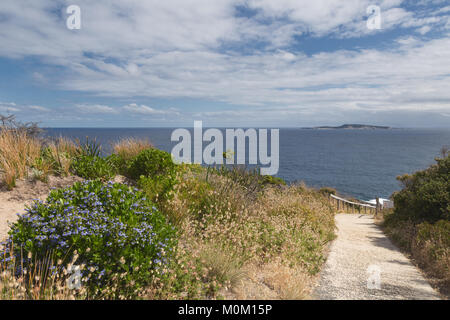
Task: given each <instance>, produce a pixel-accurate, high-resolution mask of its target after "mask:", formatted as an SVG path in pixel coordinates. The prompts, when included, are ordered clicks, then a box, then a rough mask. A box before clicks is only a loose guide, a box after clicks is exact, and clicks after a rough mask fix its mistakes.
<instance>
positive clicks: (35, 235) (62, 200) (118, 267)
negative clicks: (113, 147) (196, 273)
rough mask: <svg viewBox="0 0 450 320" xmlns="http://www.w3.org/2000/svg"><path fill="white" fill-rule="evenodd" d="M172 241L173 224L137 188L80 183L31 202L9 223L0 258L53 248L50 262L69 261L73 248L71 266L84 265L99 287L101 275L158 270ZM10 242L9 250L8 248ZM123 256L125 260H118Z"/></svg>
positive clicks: (98, 182)
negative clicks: (52, 256)
mask: <svg viewBox="0 0 450 320" xmlns="http://www.w3.org/2000/svg"><path fill="white" fill-rule="evenodd" d="M174 239H175V230H174V228H173V227H172V226H170V225H169V223H168V222H167V221H166V218H165V217H164V216H163V215H162V214H161V213H160V212H159V211H158V210H157V208H156V207H155V206H153V204H152V203H151V202H149V201H148V200H147V199H146V198H145V196H144V195H143V194H142V193H141V192H140V191H138V190H137V189H133V188H131V187H129V186H126V185H123V184H114V183H112V182H109V183H107V184H103V183H101V182H100V181H84V182H81V183H76V184H75V185H74V186H72V187H70V188H67V189H62V190H54V191H52V192H51V193H50V195H49V197H48V199H47V201H46V202H45V203H44V202H42V201H35V202H34V204H33V205H32V206H30V207H29V208H28V209H27V211H26V213H25V214H23V215H21V216H20V217H19V220H18V221H17V222H16V223H15V224H14V225H13V226H12V228H11V231H10V237H9V239H8V240H7V242H6V243H4V249H3V252H0V259H3V261H4V262H5V261H9V260H10V259H11V256H12V254H14V255H16V259H17V258H19V255H20V256H21V257H23V256H26V254H25V255H24V254H23V252H24V251H25V252H32V253H33V256H36V255H37V256H38V257H39V256H41V257H44V256H45V255H46V254H47V253H48V252H53V253H54V254H55V257H54V258H55V260H57V259H64V258H66V262H68V261H70V259H71V258H72V256H73V252H74V251H75V250H76V251H77V252H78V254H79V258H78V261H77V262H76V264H85V265H86V270H88V271H89V270H91V271H90V272H91V273H94V274H91V278H92V279H96V281H97V282H96V283H95V285H96V286H98V285H100V282H101V281H105V274H114V273H118V272H121V271H123V270H126V271H128V273H129V275H130V274H131V275H132V274H133V272H134V271H133V270H139V271H136V272H140V273H142V272H144V273H145V272H148V271H149V270H150V269H152V268H153V269H154V270H155V269H156V268H157V269H161V267H160V265H161V264H166V263H168V260H167V256H168V255H170V253H171V252H172V249H173V247H174V241H175V240H174ZM11 243H14V247H15V249H14V251H15V252H14V253H12V252H9V250H10V244H11ZM163 252H164V254H163ZM122 259H124V260H125V261H126V263H125V264H124V263H121V262H119V261H120V260H122ZM155 262H158V263H157V264H158V265H159V266H158V267H155V266H154V264H155ZM136 267H139V268H136ZM92 270H93V271H92ZM142 276H143V275H142V274H141V275H139V278H143V277H142ZM144 276H145V274H144ZM100 279H103V280H100ZM133 280H134V279H133Z"/></svg>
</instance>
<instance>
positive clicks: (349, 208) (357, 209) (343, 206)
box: [330, 194, 381, 215]
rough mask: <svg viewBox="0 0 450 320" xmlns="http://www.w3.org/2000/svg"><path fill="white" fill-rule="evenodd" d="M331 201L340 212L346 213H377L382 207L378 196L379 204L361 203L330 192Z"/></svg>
mask: <svg viewBox="0 0 450 320" xmlns="http://www.w3.org/2000/svg"><path fill="white" fill-rule="evenodd" d="M330 203H331V204H332V205H333V206H335V207H336V208H337V211H338V212H346V213H371V214H375V215H377V214H378V212H379V211H380V209H381V205H380V202H379V200H378V198H377V205H376V206H373V205H370V204H365V203H359V202H354V201H350V200H347V199H344V198H340V197H338V196H335V195H334V194H330Z"/></svg>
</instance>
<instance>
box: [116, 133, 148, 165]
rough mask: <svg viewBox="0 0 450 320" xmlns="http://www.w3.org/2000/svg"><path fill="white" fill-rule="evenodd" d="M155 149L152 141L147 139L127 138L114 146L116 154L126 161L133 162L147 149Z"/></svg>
mask: <svg viewBox="0 0 450 320" xmlns="http://www.w3.org/2000/svg"><path fill="white" fill-rule="evenodd" d="M150 148H153V145H152V144H151V143H150V141H148V140H146V139H136V138H127V139H122V140H120V141H118V142H116V143H115V144H114V145H113V150H114V153H115V154H117V155H119V156H120V157H121V158H122V159H124V160H125V161H128V160H131V159H132V158H134V157H135V156H137V155H138V154H139V153H140V152H141V151H143V150H145V149H150Z"/></svg>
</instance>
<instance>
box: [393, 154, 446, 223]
mask: <svg viewBox="0 0 450 320" xmlns="http://www.w3.org/2000/svg"><path fill="white" fill-rule="evenodd" d="M436 161H437V164H435V165H433V166H431V167H430V168H428V169H426V170H423V171H418V172H416V173H414V174H412V175H404V176H401V177H399V178H398V179H399V180H400V181H401V182H402V183H403V185H404V188H403V190H401V191H400V192H397V193H395V194H394V203H395V210H394V212H395V214H396V215H398V216H401V217H404V218H407V219H412V220H414V221H418V222H420V221H429V222H435V221H438V220H440V219H444V220H449V219H450V156H447V157H446V158H444V159H436Z"/></svg>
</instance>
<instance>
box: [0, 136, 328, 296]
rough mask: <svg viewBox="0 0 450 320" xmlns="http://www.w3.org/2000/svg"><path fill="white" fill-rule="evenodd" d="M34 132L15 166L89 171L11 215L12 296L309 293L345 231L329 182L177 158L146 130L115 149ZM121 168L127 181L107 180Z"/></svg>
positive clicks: (8, 279)
mask: <svg viewBox="0 0 450 320" xmlns="http://www.w3.org/2000/svg"><path fill="white" fill-rule="evenodd" d="M0 134H1V135H2V136H3V135H5V136H6V135H11V134H12V135H16V136H14V137H19V135H18V134H19V133H16V132H12V131H11V132H10V130H6V129H3V130H2V131H1V133H0ZM21 134H22V133H21ZM23 139H27V142H30V141H36V150H35V151H29V152H28V151H27V152H28V153H24V154H26V156H25V159H26V161H25V164H24V168H25V169H24V170H23V172H21V173H19V172H16V171H11V174H12V175H13V176H14V177H15V178H16V179H20V178H23V177H27V176H28V177H30V176H34V177H35V178H39V179H41V180H43V181H45V177H46V176H48V175H68V174H76V175H79V176H81V177H83V178H85V179H87V180H86V181H84V182H80V183H75V184H74V185H73V186H72V187H70V188H66V189H60V190H54V191H52V192H51V193H50V195H49V197H48V198H47V200H46V201H45V202H40V201H37V202H35V203H34V204H32V205H31V206H30V207H29V208H28V210H27V212H26V213H25V214H24V215H22V216H20V217H19V219H18V221H17V222H16V223H14V224H13V225H12V227H11V230H10V233H9V238H8V239H7V241H6V242H4V243H3V244H2V249H1V251H0V297H1V298H7V299H67V298H74V299H129V298H142V299H199V298H242V299H246V298H259V299H261V298H283V299H302V298H305V297H307V295H308V292H309V289H310V288H309V285H310V283H311V280H312V279H313V277H314V276H315V275H316V274H317V273H318V272H319V270H320V267H321V265H322V264H323V262H324V260H325V257H324V251H325V248H326V245H327V243H329V242H330V241H331V240H332V239H333V237H334V213H333V209H332V208H331V206H330V205H329V203H328V200H327V192H318V191H316V190H313V189H309V188H307V187H306V186H304V185H291V186H288V185H286V183H285V182H284V181H283V180H281V179H279V178H273V177H264V176H261V175H260V174H259V173H258V171H257V170H245V168H241V167H225V166H223V167H219V168H212V167H209V168H204V167H201V166H198V165H185V164H183V165H176V164H175V163H173V161H172V158H171V156H170V154H168V153H166V152H163V151H160V150H157V149H155V148H153V147H152V146H151V144H149V143H148V142H147V141H142V142H140V141H138V140H126V141H119V142H118V143H117V145H115V146H114V148H113V150H114V153H113V154H112V155H110V156H107V157H105V156H102V154H101V151H100V149H99V146H98V144H96V143H95V141H89V140H87V141H86V142H85V143H79V142H78V143H73V142H70V141H68V140H65V139H58V140H56V141H51V142H48V141H42V140H40V139H39V138H37V137H36V136H34V135H30V134H24V136H23ZM0 141H2V140H0ZM4 143H5V144H6V143H8V142H7V141H6V140H5V142H4ZM2 150H3V148H2ZM5 154H6V153H5ZM11 157H12V156H11ZM21 161H23V160H21ZM12 162H13V164H15V162H14V161H12ZM0 167H1V169H2V172H3V177H6V174H5V173H6V172H7V171H8V170H9V169H8V168H9V167H5V166H4V165H3V162H1V164H0ZM33 170H34V171H33ZM33 172H34V173H33ZM116 175H122V176H125V177H127V178H128V180H127V181H128V182H127V183H128V185H127V184H122V183H113V182H110V181H109V182H108V180H110V179H112V178H113V177H115V176H116ZM5 180H6V179H5ZM6 183H8V181H6ZM8 185H9V187H11V188H12V187H13V185H12V184H9V183H8ZM77 272H79V274H80V283H81V286H73V281H74V278H73V276H74V275H76V274H77ZM248 288H253V289H248ZM244 289H245V290H244ZM249 290H250V291H251V292H249ZM264 292H270V294H267V295H266V293H264Z"/></svg>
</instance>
